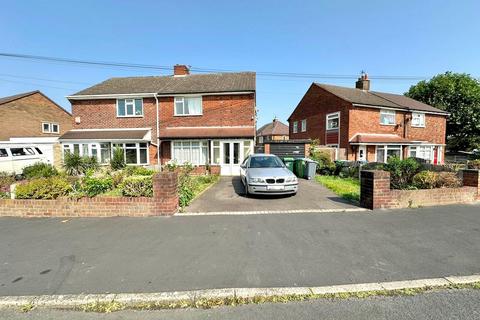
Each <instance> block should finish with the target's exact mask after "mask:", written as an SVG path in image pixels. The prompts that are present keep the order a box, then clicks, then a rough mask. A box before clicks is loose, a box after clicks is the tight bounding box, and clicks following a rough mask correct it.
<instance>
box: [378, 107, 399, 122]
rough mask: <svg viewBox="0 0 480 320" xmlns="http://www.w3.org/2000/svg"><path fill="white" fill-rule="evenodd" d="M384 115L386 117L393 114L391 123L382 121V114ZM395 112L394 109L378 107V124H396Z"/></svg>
mask: <svg viewBox="0 0 480 320" xmlns="http://www.w3.org/2000/svg"><path fill="white" fill-rule="evenodd" d="M383 115H386V116H388V117H391V116H393V123H385V122H383V121H382V116H383ZM385 119H388V118H385ZM396 119H397V113H396V111H395V110H389V109H380V124H381V125H383V126H395V125H397V120H396Z"/></svg>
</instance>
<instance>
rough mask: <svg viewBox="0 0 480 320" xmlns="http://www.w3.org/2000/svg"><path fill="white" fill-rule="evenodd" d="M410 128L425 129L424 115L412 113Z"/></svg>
mask: <svg viewBox="0 0 480 320" xmlns="http://www.w3.org/2000/svg"><path fill="white" fill-rule="evenodd" d="M412 127H420V128H423V127H425V113H420V112H413V113H412Z"/></svg>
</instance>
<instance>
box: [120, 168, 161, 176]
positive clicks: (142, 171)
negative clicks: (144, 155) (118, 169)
mask: <svg viewBox="0 0 480 320" xmlns="http://www.w3.org/2000/svg"><path fill="white" fill-rule="evenodd" d="M124 171H125V173H126V174H127V175H129V176H153V175H154V173H155V170H152V169H147V168H144V167H138V166H127V167H126V168H125V170H124Z"/></svg>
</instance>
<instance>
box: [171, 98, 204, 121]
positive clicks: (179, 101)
mask: <svg viewBox="0 0 480 320" xmlns="http://www.w3.org/2000/svg"><path fill="white" fill-rule="evenodd" d="M202 113H203V110H202V97H201V96H200V97H175V112H174V114H175V115H176V116H199V115H202Z"/></svg>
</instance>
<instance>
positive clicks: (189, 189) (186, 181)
mask: <svg viewBox="0 0 480 320" xmlns="http://www.w3.org/2000/svg"><path fill="white" fill-rule="evenodd" d="M178 168H179V169H176V170H177V171H178V197H179V204H180V207H182V208H183V207H186V206H188V204H189V203H190V201H192V200H193V198H194V197H195V181H194V179H193V177H192V175H191V173H192V171H193V166H192V165H191V164H188V163H186V164H185V165H183V166H182V167H178Z"/></svg>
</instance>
